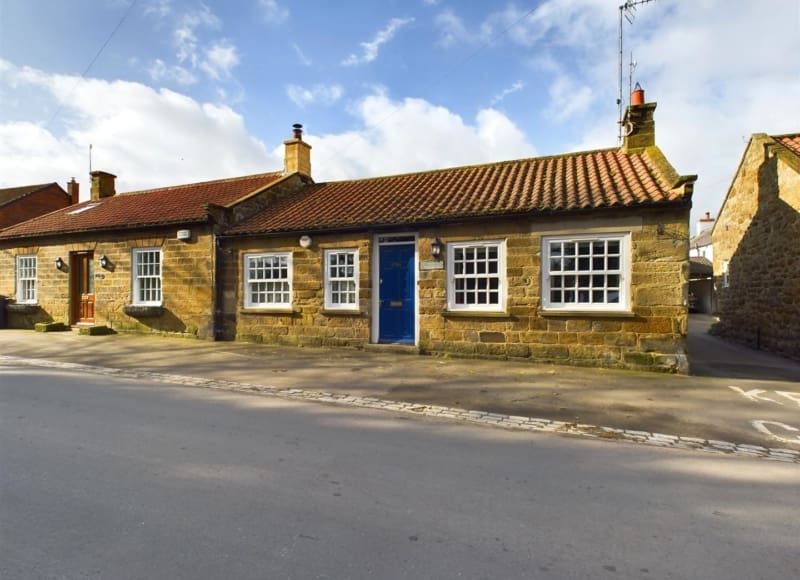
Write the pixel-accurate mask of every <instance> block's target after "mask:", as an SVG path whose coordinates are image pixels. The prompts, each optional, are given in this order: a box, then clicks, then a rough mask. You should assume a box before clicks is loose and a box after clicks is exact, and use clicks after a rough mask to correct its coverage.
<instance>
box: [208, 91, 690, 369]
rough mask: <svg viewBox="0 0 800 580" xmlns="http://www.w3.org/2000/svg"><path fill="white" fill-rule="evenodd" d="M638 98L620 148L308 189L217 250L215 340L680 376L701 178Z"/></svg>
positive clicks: (305, 163) (303, 161)
mask: <svg viewBox="0 0 800 580" xmlns="http://www.w3.org/2000/svg"><path fill="white" fill-rule="evenodd" d="M640 96H642V98H641V101H640V104H637V105H634V106H632V107H630V108H629V109H628V111H627V113H626V117H625V127H626V133H627V136H626V137H625V140H624V142H623V144H622V146H621V147H618V148H611V149H602V150H596V151H583V152H579V153H569V154H563V155H555V156H552V157H541V158H534V159H521V160H516V161H504V162H500V163H488V164H482V165H475V166H469V167H456V168H450V169H441V170H436V171H425V172H421V173H411V174H406V175H394V176H386V177H375V178H369V179H357V180H345V181H337V182H329V183H313V182H312V181H310V180H306V182H305V183H304V185H303V187H302V188H300V189H299V190H298V191H297V192H295V193H293V194H291V195H286V196H283V197H281V198H280V199H277V200H276V201H275V202H274V203H272V204H271V205H269V206H267V207H265V208H264V209H263V210H262V211H260V212H258V213H257V214H255V215H254V216H252V217H251V218H249V219H245V220H243V221H241V222H239V223H238V224H236V225H234V226H233V227H231V228H229V229H227V230H226V231H225V233H224V234H223V235H222V236H221V245H222V252H223V253H224V255H225V260H224V268H223V271H222V272H221V274H222V279H221V282H220V288H221V296H220V302H219V305H220V308H221V309H222V311H223V315H222V318H221V323H222V326H221V329H220V333H221V336H222V337H224V338H226V339H239V340H254V341H263V342H274V343H282V344H289V345H326V346H351V347H367V346H370V347H371V348H380V347H381V345H391V347H392V348H398V346H399V347H400V348H403V347H405V348H407V349H409V350H413V351H419V352H426V353H454V354H459V355H466V356H496V357H514V358H519V359H530V360H533V361H541V362H553V363H565V364H573V365H582V366H602V367H619V368H634V369H649V370H664V371H673V372H685V371H686V369H687V364H686V332H687V287H688V279H689V262H688V249H689V247H688V241H689V210H690V206H691V194H692V187H693V183H694V181H695V179H696V177H695V176H681V175H679V174H678V173H677V172H676V171H675V170H674V169H673V167H672V166H671V165H670V164H669V163H668V161H667V160H666V158H665V157H664V155H663V154H662V152H661V151H660V150H659V148H658V147H657V146H656V143H655V123H654V119H653V114H654V111H655V108H656V105H655V103H644V99H643V95H640ZM293 151H294V152H295V153H297V154H299V155H300V160H299V162H298V166H302V167H304V168H306V169H304V170H303V172H302V173H303V174H304V176H306V177H310V167H311V162H310V147H297V148H295V149H294V150H293Z"/></svg>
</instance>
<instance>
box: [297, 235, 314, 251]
mask: <svg viewBox="0 0 800 580" xmlns="http://www.w3.org/2000/svg"><path fill="white" fill-rule="evenodd" d="M311 244H312V240H311V236H300V247H301V248H303V249H305V250H307V249H308V248H310V247H311Z"/></svg>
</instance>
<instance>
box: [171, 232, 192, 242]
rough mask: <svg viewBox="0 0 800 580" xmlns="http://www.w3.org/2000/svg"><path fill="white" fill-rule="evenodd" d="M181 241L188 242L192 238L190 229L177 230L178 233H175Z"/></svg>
mask: <svg viewBox="0 0 800 580" xmlns="http://www.w3.org/2000/svg"><path fill="white" fill-rule="evenodd" d="M175 237H176V238H178V239H179V240H180V241H182V242H188V241H189V240H191V239H192V230H178V233H177V234H176V235H175Z"/></svg>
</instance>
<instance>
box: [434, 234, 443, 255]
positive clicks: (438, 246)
mask: <svg viewBox="0 0 800 580" xmlns="http://www.w3.org/2000/svg"><path fill="white" fill-rule="evenodd" d="M442 245H443V244H442V241H441V240H440V239H439V238H436V239H435V240H433V241H432V242H431V256H433V257H434V258H435V259H437V260H438V259H439V258H440V257H441V255H442Z"/></svg>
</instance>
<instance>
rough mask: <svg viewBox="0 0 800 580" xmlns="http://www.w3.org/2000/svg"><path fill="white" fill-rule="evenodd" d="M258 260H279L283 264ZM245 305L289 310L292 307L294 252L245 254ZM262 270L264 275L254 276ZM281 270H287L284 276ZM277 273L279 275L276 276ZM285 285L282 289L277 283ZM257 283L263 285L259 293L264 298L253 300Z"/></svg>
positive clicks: (247, 306)
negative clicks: (258, 262) (259, 262)
mask: <svg viewBox="0 0 800 580" xmlns="http://www.w3.org/2000/svg"><path fill="white" fill-rule="evenodd" d="M258 260H278V261H279V262H280V261H284V263H283V264H281V263H278V264H274V263H273V264H261V265H257V264H256V263H255V262H256V261H258ZM243 268H244V276H243V278H244V290H243V292H244V307H245V308H274V309H285V310H289V309H291V307H292V253H291V252H259V253H250V254H245V255H244V266H243ZM259 271H260V272H261V273H262V274H263V277H259V276H254V274H256V273H257V272H259ZM281 271H285V276H284V277H282V276H281V275H280V274H281ZM276 274H277V276H276ZM279 284H281V285H283V284H285V286H284V287H283V288H281V289H278V288H276V286H277V285H279ZM256 285H263V286H262V288H261V289H258V293H259V294H261V295H263V296H264V300H262V301H257V300H253V293H254V291H255V290H256V288H255V286H256Z"/></svg>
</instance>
